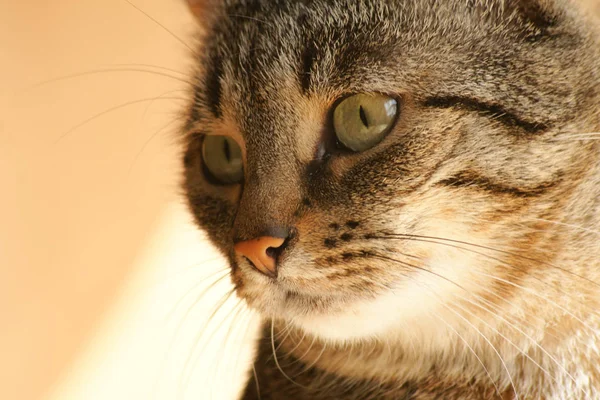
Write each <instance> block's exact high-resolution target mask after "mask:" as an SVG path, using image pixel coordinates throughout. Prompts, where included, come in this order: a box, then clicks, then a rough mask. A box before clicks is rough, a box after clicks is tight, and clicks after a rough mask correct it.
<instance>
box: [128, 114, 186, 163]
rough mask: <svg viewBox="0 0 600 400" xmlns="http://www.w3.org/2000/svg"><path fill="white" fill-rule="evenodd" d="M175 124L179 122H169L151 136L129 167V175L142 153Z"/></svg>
mask: <svg viewBox="0 0 600 400" xmlns="http://www.w3.org/2000/svg"><path fill="white" fill-rule="evenodd" d="M175 122H177V120H175V119H173V120H171V121H169V122H167V123H166V124H164V125H163V126H161V127H160V128H158V129H157V130H156V131H154V133H152V135H150V137H149V138H148V139H146V141H145V142H144V144H143V145H142V148H141V149H140V150H139V151H138V152H137V153H136V155H135V157H134V158H133V161H132V162H131V165H130V166H129V169H128V171H127V172H128V174H131V171H132V170H133V167H134V166H135V164H136V163H137V161H138V159H139V158H140V157H141V155H142V153H144V150H146V147H148V146H149V145H150V142H152V140H154V139H155V138H156V137H157V136H158V135H159V134H161V133H162V132H164V130H165V129H167V128H168V127H170V126H171V125H173V124H174V123H175Z"/></svg>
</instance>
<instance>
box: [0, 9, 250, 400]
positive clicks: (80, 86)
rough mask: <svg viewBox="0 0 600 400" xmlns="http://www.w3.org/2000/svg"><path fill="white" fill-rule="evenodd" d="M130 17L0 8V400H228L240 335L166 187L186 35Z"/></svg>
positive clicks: (171, 181)
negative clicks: (212, 399) (211, 399)
mask: <svg viewBox="0 0 600 400" xmlns="http://www.w3.org/2000/svg"><path fill="white" fill-rule="evenodd" d="M134 5H135V6H132V5H131V4H129V3H128V2H127V1H125V0H106V1H102V2H99V1H91V0H62V1H60V2H43V1H39V0H38V1H35V0H34V1H24V2H11V1H8V0H0V324H1V325H0V355H1V357H0V398H1V399H24V400H29V399H32V400H34V399H35V400H37V399H51V400H58V399H60V400H62V399H73V400H75V399H77V400H78V399H85V400H90V399H92V400H94V399H150V400H151V399H210V398H214V399H231V398H235V396H236V392H237V391H238V390H239V387H240V385H243V381H244V379H245V377H246V375H247V370H248V367H249V363H248V357H250V356H251V350H252V349H251V348H252V346H251V345H250V343H251V342H250V340H251V338H252V335H253V327H254V325H253V322H252V321H254V319H253V317H252V316H251V315H250V314H249V313H248V312H247V310H244V309H242V308H241V306H238V304H237V303H236V301H235V298H234V296H230V297H229V298H227V299H226V297H225V296H226V295H227V294H228V293H230V289H231V287H230V283H229V281H228V279H227V277H225V273H224V271H226V270H225V265H224V263H223V262H222V260H221V259H220V258H219V257H218V255H217V254H215V253H214V251H213V249H212V248H211V247H210V246H209V245H208V244H207V243H206V241H205V240H204V238H203V235H202V233H201V232H200V231H199V230H198V229H196V228H195V227H194V225H193V224H192V223H191V217H190V216H189V214H188V213H187V211H186V209H185V207H184V206H183V205H182V203H183V202H182V200H181V197H180V190H179V186H178V172H179V151H180V149H179V148H178V147H177V128H178V120H177V117H178V112H179V111H180V110H181V106H182V105H183V104H184V99H185V90H184V89H185V87H186V86H185V85H186V83H185V81H186V80H187V72H188V66H189V64H188V63H189V50H188V49H187V47H186V46H187V45H190V46H191V45H192V43H193V41H192V40H191V38H192V37H193V33H194V30H195V29H196V26H195V24H196V22H195V21H194V20H193V18H192V17H191V16H190V15H189V13H188V10H187V8H186V5H185V2H184V1H182V0H136V1H135V2H134ZM136 7H139V9H140V10H141V11H140V10H138V9H136ZM144 13H147V14H148V15H149V16H147V15H145V14H144ZM152 19H155V20H156V21H153V20H152ZM159 24H162V25H163V26H164V27H166V28H167V29H168V30H170V31H172V34H170V33H168V32H167V31H166V29H164V28H162V27H161V26H159ZM174 36H177V37H179V38H181V41H183V42H184V43H185V44H182V43H181V42H180V40H178V39H176V38H175V37H174ZM215 282H216V283H215ZM213 283H215V284H214V286H211V288H210V289H209V290H208V291H205V289H206V288H208V287H209V286H210V285H212V284H213ZM220 305H222V306H221V307H217V306H220ZM217 308H218V310H217V312H216V313H214V311H215V310H216V309H217ZM213 314H214V315H213ZM211 316H212V319H211V321H210V322H208V320H209V318H210V317H211ZM232 321H235V323H233V324H232V323H231V322H232Z"/></svg>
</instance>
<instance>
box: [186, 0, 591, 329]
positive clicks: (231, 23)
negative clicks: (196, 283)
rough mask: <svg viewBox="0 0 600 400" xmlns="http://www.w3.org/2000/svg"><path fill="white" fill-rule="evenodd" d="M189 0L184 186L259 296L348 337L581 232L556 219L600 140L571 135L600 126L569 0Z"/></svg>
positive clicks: (537, 257) (505, 288) (435, 306)
mask: <svg viewBox="0 0 600 400" xmlns="http://www.w3.org/2000/svg"><path fill="white" fill-rule="evenodd" d="M190 3H192V6H193V9H194V11H195V12H196V13H197V16H198V19H199V20H200V21H201V23H202V25H203V34H202V38H201V45H200V47H199V48H198V52H197V54H196V55H195V57H196V61H197V65H198V68H197V71H196V85H195V87H194V88H193V101H192V102H191V103H190V106H189V108H188V113H187V115H186V117H187V118H186V119H187V122H186V126H185V145H186V151H185V157H184V164H185V179H184V188H185V192H186V195H187V199H188V201H189V205H190V208H191V210H192V212H193V215H194V216H195V218H196V220H197V223H198V224H199V226H200V227H201V228H202V229H203V230H205V231H206V232H207V233H208V235H209V237H210V239H211V240H212V242H213V243H214V244H215V245H216V246H217V248H218V249H219V250H220V251H221V252H222V254H223V255H224V256H225V257H226V258H227V260H228V261H229V263H230V265H231V275H232V279H233V282H234V284H235V287H236V291H237V294H238V296H239V297H241V298H243V299H245V300H246V302H247V303H248V304H249V305H250V306H251V307H252V308H254V309H256V310H258V311H259V312H260V313H261V314H263V315H264V316H265V317H269V318H270V317H274V318H281V319H285V320H287V321H292V322H294V323H295V324H297V325H298V326H300V327H301V328H303V329H305V330H307V331H309V332H311V333H314V334H317V335H319V336H321V337H324V338H330V339H339V340H347V339H352V338H362V337H372V336H377V335H380V334H382V333H384V332H385V331H387V330H391V329H394V328H397V327H398V326H400V325H404V326H406V324H414V325H418V324H419V323H421V322H422V321H426V320H427V318H428V316H431V315H433V314H437V313H445V312H446V309H447V308H448V306H449V305H451V304H457V303H461V302H463V301H464V300H465V297H466V296H471V295H473V294H475V295H479V296H483V297H485V298H487V299H488V301H490V302H493V303H499V301H498V298H509V297H511V296H515V295H516V294H517V293H519V291H521V290H522V289H520V288H521V287H522V286H523V282H526V281H527V280H528V279H529V278H530V277H531V276H538V275H539V274H545V273H548V274H557V272H556V270H555V269H553V268H551V267H550V264H551V263H552V262H553V259H554V257H555V255H556V251H557V248H560V247H561V246H565V241H567V240H568V238H566V237H565V235H564V232H563V231H561V229H559V228H560V226H559V225H556V224H553V223H550V222H548V221H564V219H565V218H566V216H568V215H571V214H570V213H572V209H571V208H570V207H571V206H572V204H573V202H574V201H576V199H575V198H574V197H575V196H579V195H580V192H579V188H580V186H581V183H582V182H583V181H585V180H586V179H587V178H586V177H587V176H588V171H589V170H590V165H597V158H596V157H597V154H598V150H597V145H596V144H595V143H596V142H589V141H574V140H563V139H564V138H565V137H567V135H570V134H577V133H581V132H590V131H594V130H597V129H598V127H599V123H598V113H597V108H598V107H597V106H598V90H599V86H598V82H599V79H598V76H599V75H598V68H597V66H596V65H595V63H594V62H593V60H594V57H597V54H591V53H590V50H589V49H590V48H592V46H591V42H592V41H593V40H595V39H594V35H593V34H590V33H588V27H587V25H586V24H585V23H584V22H582V21H583V19H582V18H581V17H580V16H579V15H578V14H577V12H576V11H575V10H574V9H573V8H572V7H568V6H567V5H566V3H565V4H562V3H559V2H554V1H542V0H539V1H518V0H512V1H504V2H502V1H499V0H497V1H492V0H490V1H476V0H473V1H465V0H450V1H434V0H410V1H405V0H402V1H389V0H377V1H372V0H369V1H367V0H365V1H359V0H357V1H348V0H314V1H308V0H306V1H291V0H279V1H275V0H272V1H267V0H256V1H242V0H227V1H204V2H202V1H190ZM596 59H597V58H596ZM503 306H505V304H504V303H502V304H499V307H503Z"/></svg>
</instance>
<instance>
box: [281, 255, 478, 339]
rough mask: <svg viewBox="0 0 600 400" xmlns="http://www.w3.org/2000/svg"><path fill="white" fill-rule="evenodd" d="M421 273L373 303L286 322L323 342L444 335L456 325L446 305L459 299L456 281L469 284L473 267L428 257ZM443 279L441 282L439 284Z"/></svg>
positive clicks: (459, 287) (462, 291)
mask: <svg viewBox="0 0 600 400" xmlns="http://www.w3.org/2000/svg"><path fill="white" fill-rule="evenodd" d="M430 261H433V263H432V264H430V266H429V268H428V269H429V270H430V271H435V274H431V273H430V272H427V271H418V272H415V273H414V275H413V276H412V277H411V278H410V279H409V280H406V279H405V280H403V281H400V282H398V283H397V284H396V285H395V287H394V289H393V290H388V291H386V292H383V293H381V294H379V295H378V296H377V297H375V298H371V299H365V300H358V301H354V302H353V303H350V304H348V305H347V306H345V307H343V309H342V310H343V311H337V312H332V313H315V314H311V313H307V314H303V315H302V316H297V317H292V318H289V319H290V320H291V321H293V323H294V324H295V325H297V326H298V327H299V328H301V329H303V330H305V331H306V332H308V333H310V334H312V335H315V336H317V337H319V338H321V339H323V340H329V341H334V342H353V341H360V340H369V339H381V338H386V337H390V336H394V337H398V336H400V337H403V338H404V339H410V338H411V337H412V338H413V339H414V337H418V336H421V335H423V334H424V332H425V333H426V334H427V333H432V334H433V335H434V336H436V335H437V333H439V332H447V329H446V328H447V326H446V324H447V322H448V321H451V320H456V318H457V314H456V313H455V312H454V311H452V310H453V307H452V303H453V302H455V301H457V300H460V299H461V298H464V297H465V289H467V290H472V291H476V290H477V288H476V287H467V286H468V285H466V284H465V285H460V284H457V283H458V282H469V279H471V281H473V277H468V275H470V274H469V268H473V264H472V261H473V260H472V259H470V257H458V258H452V257H451V258H447V257H443V258H437V257H434V258H433V259H432V260H430ZM440 277H444V278H447V279H443V278H440Z"/></svg>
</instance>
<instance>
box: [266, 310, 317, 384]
mask: <svg viewBox="0 0 600 400" xmlns="http://www.w3.org/2000/svg"><path fill="white" fill-rule="evenodd" d="M274 325H275V318H273V317H272V318H271V349H272V350H273V359H274V361H275V365H276V366H277V369H278V370H279V372H281V374H282V375H283V376H284V377H285V378H286V379H287V380H288V381H290V382H292V383H293V384H294V385H296V386H299V387H301V388H304V389H308V387H306V386H304V385H301V384H300V383H298V382H296V381H295V380H293V379H292V378H290V377H289V375H288V374H286V373H285V372H284V371H283V369H282V368H281V365H279V360H278V359H277V349H276V348H275V337H274V335H273V330H274Z"/></svg>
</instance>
